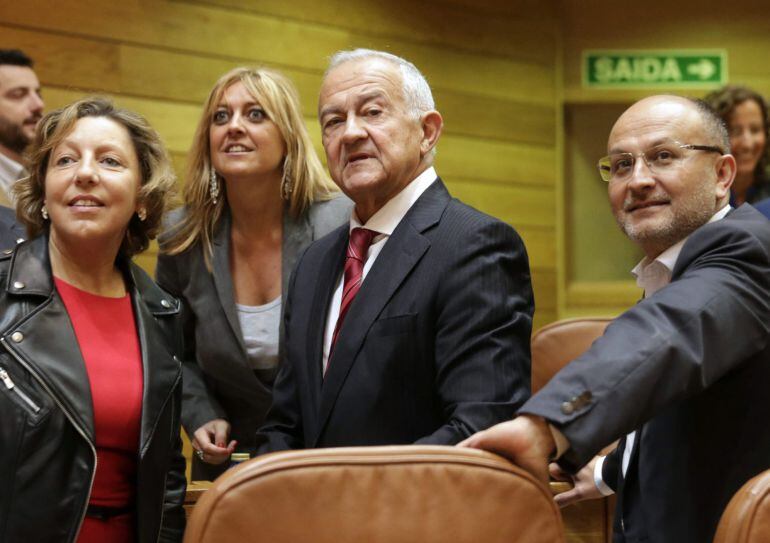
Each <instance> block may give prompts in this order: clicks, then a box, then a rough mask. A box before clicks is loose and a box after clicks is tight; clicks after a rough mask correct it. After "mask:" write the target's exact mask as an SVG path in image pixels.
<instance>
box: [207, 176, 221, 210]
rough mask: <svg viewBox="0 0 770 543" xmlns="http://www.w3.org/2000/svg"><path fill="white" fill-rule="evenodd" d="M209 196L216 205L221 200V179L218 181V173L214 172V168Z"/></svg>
mask: <svg viewBox="0 0 770 543" xmlns="http://www.w3.org/2000/svg"><path fill="white" fill-rule="evenodd" d="M209 194H210V195H211V201H212V202H213V203H214V204H215V205H216V203H217V199H218V198H219V179H217V172H215V171H214V168H211V175H210V176H209Z"/></svg>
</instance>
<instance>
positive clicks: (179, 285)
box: [155, 196, 352, 447]
mask: <svg viewBox="0 0 770 543" xmlns="http://www.w3.org/2000/svg"><path fill="white" fill-rule="evenodd" d="M351 208H352V202H350V200H348V199H347V198H345V197H344V196H339V197H336V198H334V199H332V200H328V201H325V202H318V203H315V204H314V205H313V206H312V207H311V208H310V210H309V211H308V213H306V214H305V215H304V216H302V217H300V218H299V219H297V220H295V219H293V218H292V217H291V216H290V215H289V214H288V213H285V214H284V225H283V246H282V251H283V252H282V263H281V265H282V274H283V285H282V287H283V288H282V290H283V292H284V294H285V292H286V288H287V285H288V283H289V281H288V279H289V276H290V274H291V270H292V268H293V267H294V263H295V262H296V259H297V256H298V254H299V253H300V251H302V250H303V249H304V248H305V247H307V246H308V245H309V244H310V243H311V242H312V241H313V240H315V239H318V238H320V237H322V236H324V235H325V234H327V233H329V232H330V231H331V230H333V229H334V228H336V227H337V226H339V225H340V224H342V223H343V222H347V221H348V220H349V219H350V210H351ZM183 212H184V211H183V210H178V211H176V212H174V213H173V214H172V215H171V217H170V218H169V220H168V221H167V223H168V224H169V225H170V226H169V228H168V229H167V230H166V233H165V234H164V235H162V236H161V247H163V246H164V244H165V243H166V242H167V239H168V236H169V233H170V232H171V231H173V225H175V224H177V223H178V222H179V220H180V219H181V216H182V213H183ZM212 268H213V270H212V272H210V271H208V269H206V265H205V262H204V258H203V251H202V249H201V246H200V245H199V244H196V245H195V246H193V247H191V248H190V249H188V250H187V251H185V252H183V253H181V254H178V255H174V256H169V255H164V254H161V255H160V256H159V257H158V266H157V269H156V272H155V274H156V279H157V281H158V284H160V285H161V286H162V287H163V288H165V289H166V290H168V291H169V292H171V293H173V294H174V295H175V296H177V297H179V298H180V299H181V300H182V302H183V313H184V317H183V322H184V330H185V333H184V335H185V341H186V345H185V356H184V358H183V360H184V362H183V371H184V401H183V403H182V424H183V425H184V427H185V430H187V433H188V435H190V436H192V434H193V432H195V430H197V429H198V428H199V427H200V426H201V425H203V424H204V423H206V422H208V421H210V420H213V419H217V418H221V419H225V420H227V421H229V422H230V424H231V426H232V430H231V436H232V438H233V439H237V440H238V441H239V442H240V443H241V444H242V445H244V446H247V447H249V446H252V445H253V443H254V434H255V432H256V430H257V428H259V426H260V425H261V424H262V422H263V421H264V418H265V414H266V413H267V410H268V408H269V407H270V401H271V399H272V394H271V390H270V387H269V386H268V385H266V384H264V383H263V382H262V381H260V380H259V379H258V378H257V376H256V374H255V373H254V370H253V369H252V368H251V367H250V366H249V363H248V360H247V355H246V348H245V347H244V345H243V334H242V332H241V327H240V323H239V321H238V314H237V312H236V309H235V299H234V295H233V284H232V274H231V273H230V216H229V214H228V213H226V214H225V215H223V217H222V220H221V221H220V223H219V225H218V227H217V230H216V232H215V235H214V257H213V259H212Z"/></svg>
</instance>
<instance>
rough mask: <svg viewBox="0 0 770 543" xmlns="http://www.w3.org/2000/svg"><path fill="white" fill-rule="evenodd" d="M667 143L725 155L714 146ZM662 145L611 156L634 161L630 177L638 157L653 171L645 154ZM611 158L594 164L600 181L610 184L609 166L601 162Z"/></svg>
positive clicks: (603, 158) (607, 159)
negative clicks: (625, 157)
mask: <svg viewBox="0 0 770 543" xmlns="http://www.w3.org/2000/svg"><path fill="white" fill-rule="evenodd" d="M668 143H669V144H674V145H676V146H677V147H679V148H680V149H691V150H693V151H705V152H709V153H719V154H720V155H724V154H725V152H724V151H723V150H722V149H721V148H720V147H717V146H716V145H701V144H693V143H680V142H678V141H676V140H672V141H670V142H668ZM664 145H667V143H659V144H658V145H653V146H652V147H650V148H649V149H647V150H645V151H642V152H640V153H613V154H615V155H629V156H631V158H633V159H634V163H633V165H632V166H631V169H630V171H629V175H628V177H631V175H632V174H633V170H634V167H635V166H636V161H637V160H638V159H639V157H642V160H644V163H645V164H646V165H647V168H649V169H650V171H653V170H654V168H653V166H652V165H651V164H650V163H649V162H647V156H646V154H647V153H648V152H649V151H651V150H652V149H655V148H657V147H663V146H664ZM611 156H612V154H609V155H606V156H603V157H602V158H600V159H599V161H598V162H597V163H596V167H597V169H598V170H599V177H601V178H602V181H604V182H605V183H611V182H612V179H613V177H612V172H611V165H610V167H609V168H608V167H606V166H603V165H602V162H605V161H607V162H609V160H610V157H611ZM604 172H607V178H606V179H605V178H604Z"/></svg>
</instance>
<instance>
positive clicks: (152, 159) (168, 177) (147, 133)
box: [13, 97, 176, 257]
mask: <svg viewBox="0 0 770 543" xmlns="http://www.w3.org/2000/svg"><path fill="white" fill-rule="evenodd" d="M84 117H105V118H107V119H110V120H111V121H114V122H116V123H117V124H119V125H121V126H123V127H124V128H125V129H126V130H127V131H128V134H129V136H130V138H131V142H132V143H133V144H134V151H136V156H137V158H138V159H139V169H140V174H141V179H140V187H139V194H138V198H137V200H138V202H140V204H141V205H142V206H143V207H144V209H145V211H146V216H145V219H144V220H143V221H142V220H139V217H138V216H137V214H136V213H134V215H133V216H132V217H131V220H130V221H129V223H128V225H127V228H126V235H125V238H124V239H123V242H122V243H121V246H120V253H121V254H122V255H124V256H127V257H131V256H133V255H135V254H137V253H140V252H142V251H144V250H145V249H147V247H148V246H149V244H150V240H151V239H154V238H155V236H157V234H158V231H159V230H160V226H161V221H162V220H163V213H164V212H165V210H166V206H167V203H168V202H169V201H170V199H171V197H172V196H173V194H174V192H175V187H176V177H175V176H174V170H173V168H172V166H171V160H170V159H169V157H168V153H167V152H166V149H165V147H164V146H163V143H162V142H161V139H160V136H159V135H158V133H157V132H156V131H155V129H153V128H152V127H151V126H150V124H149V123H148V122H147V121H146V120H145V119H144V117H142V116H141V115H139V114H138V113H134V112H133V111H129V110H127V109H122V108H118V107H115V105H114V104H113V103H112V102H111V101H110V100H109V99H107V98H101V97H90V98H84V99H82V100H78V101H77V102H74V103H72V104H70V105H68V106H66V107H63V108H61V109H57V110H55V111H52V112H50V113H48V114H47V115H46V116H45V117H43V119H42V120H41V121H40V122H39V123H38V125H37V131H36V133H35V140H34V142H33V143H32V145H31V146H30V152H29V155H28V159H29V170H30V175H29V176H28V177H25V178H23V179H21V180H19V181H18V182H16V183H15V184H14V188H13V192H14V196H15V197H16V215H17V217H18V219H19V221H20V222H21V223H22V224H23V225H24V226H25V227H26V229H27V233H28V234H29V236H30V237H34V236H37V235H39V234H41V233H42V232H44V231H45V230H47V228H48V227H49V223H48V221H46V220H44V219H43V216H42V214H41V212H40V211H41V209H42V207H43V203H44V201H45V178H46V173H47V172H48V161H49V159H50V158H51V153H52V152H53V150H54V149H55V148H56V146H57V145H59V144H60V143H61V142H62V141H63V140H64V138H65V137H66V136H67V134H69V133H70V132H71V131H72V129H73V127H74V126H75V123H77V122H78V120H80V119H82V118H84Z"/></svg>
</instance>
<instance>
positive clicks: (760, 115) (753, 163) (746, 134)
mask: <svg viewBox="0 0 770 543" xmlns="http://www.w3.org/2000/svg"><path fill="white" fill-rule="evenodd" d="M705 101H706V103H707V104H709V106H711V108H712V109H713V110H714V111H715V112H716V113H717V114H718V115H719V116H720V117H721V118H722V120H723V121H724V122H725V125H726V126H727V130H728V133H729V135H730V148H731V152H732V154H733V156H735V161H736V163H737V172H736V175H735V181H734V182H733V185H732V188H731V189H730V190H731V198H730V204H731V205H733V207H737V206H739V205H741V204H743V203H745V202H748V203H750V204H753V203H756V202H759V201H761V200H764V199H766V198H770V176H768V171H767V168H768V165H769V162H768V149H767V141H768V118H767V111H768V110H767V102H766V101H765V99H764V98H763V97H762V95H760V94H759V93H757V92H755V91H753V90H751V89H749V88H747V87H741V86H737V85H727V86H726V87H723V88H721V89H719V90H718V91H715V92H713V93H711V94H709V95H708V96H706V98H705Z"/></svg>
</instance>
